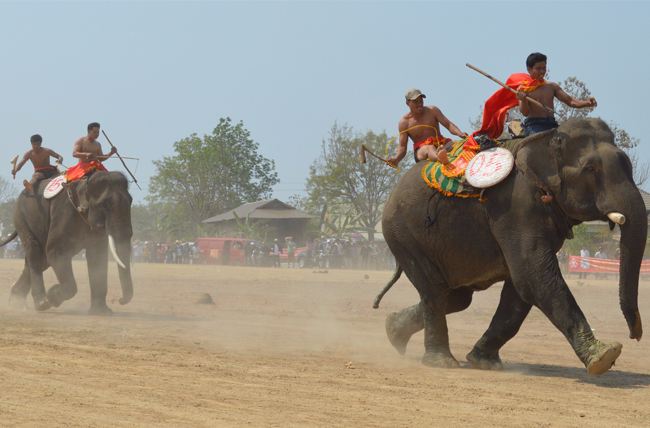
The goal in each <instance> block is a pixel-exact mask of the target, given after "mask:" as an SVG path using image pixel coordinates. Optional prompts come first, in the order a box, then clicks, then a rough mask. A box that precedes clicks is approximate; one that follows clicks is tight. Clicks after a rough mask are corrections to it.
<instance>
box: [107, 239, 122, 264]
mask: <svg viewBox="0 0 650 428" xmlns="http://www.w3.org/2000/svg"><path fill="white" fill-rule="evenodd" d="M108 248H110V249H111V254H112V255H113V259H114V260H115V262H116V263H117V265H118V266H119V267H121V268H122V269H126V265H125V264H124V262H122V260H120V258H119V257H118V255H117V251H116V250H115V240H113V237H112V236H111V235H108Z"/></svg>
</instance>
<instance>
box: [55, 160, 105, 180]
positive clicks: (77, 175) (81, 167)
mask: <svg viewBox="0 0 650 428" xmlns="http://www.w3.org/2000/svg"><path fill="white" fill-rule="evenodd" d="M93 171H107V169H106V168H104V165H102V163H101V162H100V161H96V160H94V161H90V162H83V161H79V163H77V164H76V165H75V166H71V167H70V168H68V170H67V171H66V172H65V181H67V182H68V183H69V182H71V181H76V180H80V179H82V178H83V177H85V176H86V175H88V174H90V173H91V172H93Z"/></svg>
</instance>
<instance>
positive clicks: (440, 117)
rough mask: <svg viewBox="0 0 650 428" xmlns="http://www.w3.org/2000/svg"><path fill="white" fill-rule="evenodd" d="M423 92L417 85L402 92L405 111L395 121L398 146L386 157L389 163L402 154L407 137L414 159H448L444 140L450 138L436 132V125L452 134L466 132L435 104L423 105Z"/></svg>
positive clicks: (397, 160) (399, 158) (397, 161)
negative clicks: (395, 151)
mask: <svg viewBox="0 0 650 428" xmlns="http://www.w3.org/2000/svg"><path fill="white" fill-rule="evenodd" d="M424 98H426V95H424V94H423V93H422V92H421V91H420V90H419V89H411V90H409V91H408V92H406V105H407V106H408V108H409V112H408V113H407V114H405V115H404V116H403V117H402V118H401V119H400V121H399V125H398V127H399V146H398V147H397V153H396V154H395V156H393V157H391V158H388V159H387V161H388V162H389V163H391V164H392V165H395V166H397V164H398V163H399V162H400V161H401V160H402V159H404V156H406V151H407V146H408V139H409V138H410V139H411V141H413V152H414V155H415V160H416V162H417V161H421V160H423V159H429V160H432V161H440V162H442V163H443V164H447V163H449V159H448V157H447V149H446V148H445V144H446V143H447V142H449V141H450V140H449V139H448V138H443V136H442V135H441V134H440V125H442V126H444V127H445V128H447V130H448V131H449V132H451V133H452V134H454V135H456V136H458V137H461V138H464V137H466V136H467V134H465V133H464V132H463V131H461V130H460V129H459V128H458V127H457V126H456V125H454V124H453V123H451V121H450V120H449V119H447V118H446V117H445V115H444V114H442V112H441V111H440V109H439V108H438V107H435V106H425V105H424Z"/></svg>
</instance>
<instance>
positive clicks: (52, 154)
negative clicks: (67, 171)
mask: <svg viewBox="0 0 650 428" xmlns="http://www.w3.org/2000/svg"><path fill="white" fill-rule="evenodd" d="M47 153H48V154H49V155H50V156H51V157H53V158H56V160H57V162H59V163H61V162H63V156H61V155H60V154H58V153H57V152H55V151H54V150H52V149H47Z"/></svg>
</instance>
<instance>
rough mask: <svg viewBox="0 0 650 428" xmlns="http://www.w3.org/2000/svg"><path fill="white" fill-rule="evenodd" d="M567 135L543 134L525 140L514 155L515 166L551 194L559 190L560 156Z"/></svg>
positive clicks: (560, 133)
mask: <svg viewBox="0 0 650 428" xmlns="http://www.w3.org/2000/svg"><path fill="white" fill-rule="evenodd" d="M567 139H568V135H567V134H565V133H563V132H558V131H552V132H544V133H540V134H537V135H533V136H531V137H528V138H526V139H525V140H524V141H522V142H521V146H520V148H519V149H518V150H517V151H516V153H515V165H516V166H517V169H518V170H520V171H521V172H522V173H523V174H524V175H525V176H526V177H527V178H528V179H529V180H531V181H532V182H533V183H534V184H535V185H536V186H538V187H540V188H542V189H544V190H545V191H547V192H550V193H552V194H557V193H559V192H560V190H561V185H562V179H561V178H560V174H559V167H560V161H561V155H562V152H563V151H564V147H565V144H566V142H567Z"/></svg>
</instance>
